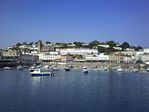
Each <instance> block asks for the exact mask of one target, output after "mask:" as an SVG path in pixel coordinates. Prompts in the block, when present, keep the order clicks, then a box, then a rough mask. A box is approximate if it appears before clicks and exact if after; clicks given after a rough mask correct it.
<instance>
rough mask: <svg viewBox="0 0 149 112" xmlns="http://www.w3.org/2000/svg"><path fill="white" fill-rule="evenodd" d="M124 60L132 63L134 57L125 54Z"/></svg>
mask: <svg viewBox="0 0 149 112" xmlns="http://www.w3.org/2000/svg"><path fill="white" fill-rule="evenodd" d="M123 60H124V62H126V63H131V62H133V61H134V60H133V58H132V57H128V56H125V57H124V59H123Z"/></svg>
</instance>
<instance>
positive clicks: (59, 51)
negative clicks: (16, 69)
mask: <svg viewBox="0 0 149 112" xmlns="http://www.w3.org/2000/svg"><path fill="white" fill-rule="evenodd" d="M100 47H105V48H106V47H109V46H107V45H103V46H102V45H100ZM115 49H117V50H118V51H117V52H112V53H110V54H108V55H106V54H104V53H100V52H98V49H89V48H60V47H56V46H54V45H52V44H51V45H43V44H42V42H41V41H39V42H38V43H37V44H36V45H21V46H19V48H17V49H16V48H13V47H8V48H6V49H4V50H0V58H3V59H12V58H13V59H17V60H21V61H23V62H37V61H92V62H93V61H102V62H103V61H104V62H105V61H106V62H113V63H121V62H122V63H137V62H140V63H146V62H148V61H149V49H143V50H141V51H135V50H134V49H129V48H127V49H125V50H124V51H122V48H121V47H115Z"/></svg>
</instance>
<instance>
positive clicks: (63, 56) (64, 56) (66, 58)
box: [61, 55, 73, 62]
mask: <svg viewBox="0 0 149 112" xmlns="http://www.w3.org/2000/svg"><path fill="white" fill-rule="evenodd" d="M61 61H63V62H68V61H73V56H71V55H62V56H61Z"/></svg>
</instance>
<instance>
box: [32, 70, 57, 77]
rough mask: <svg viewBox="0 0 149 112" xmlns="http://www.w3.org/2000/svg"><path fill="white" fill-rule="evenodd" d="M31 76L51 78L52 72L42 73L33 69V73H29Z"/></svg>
mask: <svg viewBox="0 0 149 112" xmlns="http://www.w3.org/2000/svg"><path fill="white" fill-rule="evenodd" d="M30 74H31V75H32V76H52V75H53V74H54V73H53V72H43V71H41V70H40V69H35V70H34V71H33V72H30Z"/></svg>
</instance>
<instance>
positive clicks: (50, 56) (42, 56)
mask: <svg viewBox="0 0 149 112" xmlns="http://www.w3.org/2000/svg"><path fill="white" fill-rule="evenodd" d="M37 55H38V56H39V60H43V61H54V60H57V59H60V55H58V53H57V52H56V53H54V52H52V53H50V52H49V53H39V54H37Z"/></svg>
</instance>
